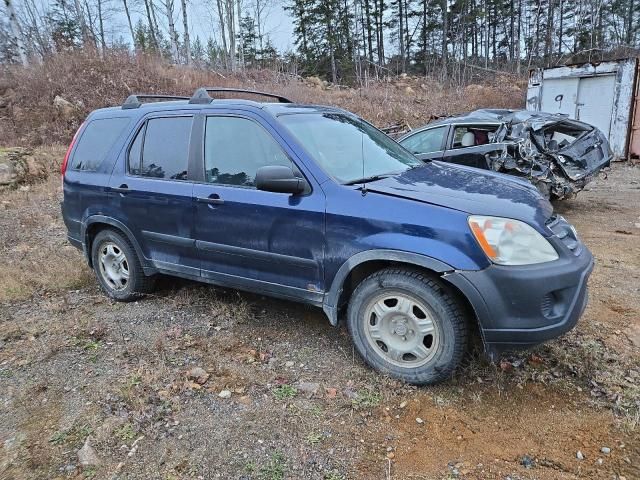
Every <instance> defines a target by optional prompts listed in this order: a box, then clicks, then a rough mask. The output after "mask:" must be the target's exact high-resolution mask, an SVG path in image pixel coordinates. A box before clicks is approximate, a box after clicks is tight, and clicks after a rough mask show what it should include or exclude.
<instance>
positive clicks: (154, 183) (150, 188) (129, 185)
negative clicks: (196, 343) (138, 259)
mask: <svg viewBox="0 0 640 480" xmlns="http://www.w3.org/2000/svg"><path fill="white" fill-rule="evenodd" d="M193 125H194V114H193V112H189V113H180V112H168V113H167V112H163V113H162V114H154V115H151V116H148V117H146V118H145V121H144V123H143V124H142V125H141V126H140V127H139V128H138V130H137V131H136V133H135V136H134V137H133V139H132V140H131V143H130V146H129V148H128V149H127V150H126V152H125V153H124V155H125V156H126V158H125V161H123V162H121V164H122V166H123V167H124V168H121V169H120V171H114V173H113V175H112V176H111V180H110V182H109V186H110V188H111V192H112V199H113V200H112V204H113V206H114V209H115V210H116V211H117V212H119V214H120V215H122V216H123V217H124V218H122V221H123V222H124V223H125V224H126V225H128V226H129V228H130V229H131V230H132V231H133V233H134V235H135V236H136V238H137V239H138V241H139V243H140V245H141V247H142V250H143V253H144V256H145V257H147V258H148V259H150V260H152V261H153V263H154V265H155V266H156V267H157V268H160V269H165V270H169V271H178V272H181V273H185V274H190V275H194V276H197V275H199V264H198V258H197V254H196V252H195V242H194V240H193V224H192V222H193V203H192V198H191V197H192V193H193V182H192V181H191V180H190V179H189V172H188V170H189V168H188V165H189V153H190V151H189V149H190V138H191V135H192V130H193Z"/></svg>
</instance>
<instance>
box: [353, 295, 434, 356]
mask: <svg viewBox="0 0 640 480" xmlns="http://www.w3.org/2000/svg"><path fill="white" fill-rule="evenodd" d="M434 319H435V315H434V313H433V311H432V310H431V308H429V307H428V306H427V305H426V304H425V303H424V302H422V301H421V300H419V299H418V298H416V297H414V296H413V295H409V294H406V293H404V292H394V291H385V292H382V293H380V294H379V295H377V296H376V297H374V298H373V299H372V300H371V301H370V302H369V303H368V304H367V306H366V308H365V316H364V321H365V334H366V335H365V336H366V338H367V341H368V342H369V344H370V345H371V346H372V347H373V348H374V349H375V350H376V351H377V352H378V353H379V354H380V355H381V356H383V357H384V358H385V360H387V361H388V362H390V363H392V364H394V365H397V366H399V367H406V368H410V367H419V366H421V365H424V364H426V363H428V362H429V361H430V360H431V359H432V358H433V356H434V355H435V353H436V351H437V349H438V345H439V342H440V336H441V334H440V327H439V326H438V323H437V322H436V321H434Z"/></svg>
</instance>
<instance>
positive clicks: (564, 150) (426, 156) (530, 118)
mask: <svg viewBox="0 0 640 480" xmlns="http://www.w3.org/2000/svg"><path fill="white" fill-rule="evenodd" d="M398 142H399V143H400V144H402V145H403V146H404V147H405V148H407V149H408V150H409V151H411V152H412V153H413V154H415V155H416V156H417V157H418V158H420V159H422V160H442V161H445V162H451V163H457V164H460V165H467V166H470V167H476V168H482V169H484V170H493V171H495V172H501V173H506V174H510V175H515V176H518V177H523V178H526V179H527V180H529V181H530V182H531V183H532V184H533V185H535V186H536V187H537V188H538V190H539V191H540V192H541V193H542V194H543V195H544V196H545V197H547V198H550V199H564V198H570V197H573V196H575V194H576V193H578V192H579V191H580V190H582V189H583V188H584V187H585V185H587V184H588V183H589V182H590V181H591V180H593V178H594V177H596V176H597V175H598V173H599V172H600V171H601V170H602V169H603V168H605V167H607V166H609V164H610V162H611V160H612V157H613V154H612V152H611V149H610V147H609V142H608V140H607V138H606V137H605V135H604V134H603V133H602V132H601V131H600V130H598V129H597V128H595V127H593V126H591V125H588V124H586V123H584V122H579V121H577V120H571V119H569V118H568V117H566V116H563V115H556V114H550V113H542V112H530V111H526V110H490V109H485V110H476V111H474V112H471V113H469V114H467V115H464V116H458V117H450V118H446V119H441V120H437V121H434V122H432V123H429V124H428V125H425V126H424V127H421V128H419V129H416V130H413V131H411V132H409V133H407V134H405V135H403V136H402V137H400V138H399V139H398Z"/></svg>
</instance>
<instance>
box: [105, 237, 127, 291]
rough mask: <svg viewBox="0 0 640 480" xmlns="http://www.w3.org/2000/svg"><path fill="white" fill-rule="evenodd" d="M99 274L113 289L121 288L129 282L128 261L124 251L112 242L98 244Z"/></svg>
mask: <svg viewBox="0 0 640 480" xmlns="http://www.w3.org/2000/svg"><path fill="white" fill-rule="evenodd" d="M98 261H99V267H100V275H102V278H103V279H104V281H105V282H106V283H107V284H108V285H109V286H110V287H111V288H112V289H114V290H123V289H125V288H126V287H127V284H128V283H129V262H128V261H127V257H126V256H125V254H124V252H123V251H122V250H121V249H120V247H119V246H118V245H116V244H115V243H113V242H105V243H103V244H102V245H101V246H100V252H99V254H98Z"/></svg>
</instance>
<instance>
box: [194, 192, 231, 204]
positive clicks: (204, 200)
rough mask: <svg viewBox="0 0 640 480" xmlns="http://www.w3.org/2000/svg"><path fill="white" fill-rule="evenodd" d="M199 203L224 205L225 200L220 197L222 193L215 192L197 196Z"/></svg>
mask: <svg viewBox="0 0 640 480" xmlns="http://www.w3.org/2000/svg"><path fill="white" fill-rule="evenodd" d="M196 202H198V203H208V204H209V205H222V204H223V203H224V200H223V199H221V198H220V195H218V194H217V193H214V194H213V195H211V196H209V197H196Z"/></svg>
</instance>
